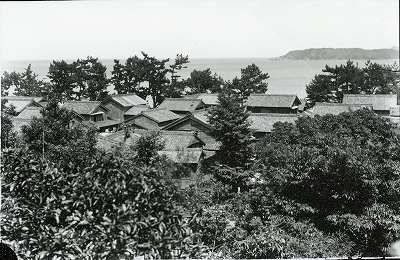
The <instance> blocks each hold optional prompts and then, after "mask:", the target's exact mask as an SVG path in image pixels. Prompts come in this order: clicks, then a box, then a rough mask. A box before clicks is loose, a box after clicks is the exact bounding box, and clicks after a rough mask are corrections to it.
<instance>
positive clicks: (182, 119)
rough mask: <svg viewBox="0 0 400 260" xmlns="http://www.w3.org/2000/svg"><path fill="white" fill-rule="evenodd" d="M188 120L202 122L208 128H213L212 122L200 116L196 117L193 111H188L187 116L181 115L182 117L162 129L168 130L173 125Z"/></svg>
mask: <svg viewBox="0 0 400 260" xmlns="http://www.w3.org/2000/svg"><path fill="white" fill-rule="evenodd" d="M188 120H193V121H195V122H197V123H199V124H202V125H203V126H204V127H206V128H211V126H210V124H209V123H207V122H205V121H204V118H199V117H196V116H195V115H194V114H193V113H188V114H186V115H185V116H183V117H181V118H180V119H177V120H174V121H173V122H172V123H170V124H168V125H166V126H164V127H163V128H162V129H163V130H168V129H170V128H171V127H173V126H175V125H177V124H180V123H182V122H185V121H188Z"/></svg>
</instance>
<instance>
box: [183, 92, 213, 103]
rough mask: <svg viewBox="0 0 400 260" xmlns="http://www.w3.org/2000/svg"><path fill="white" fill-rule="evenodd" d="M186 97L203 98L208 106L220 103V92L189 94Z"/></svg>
mask: <svg viewBox="0 0 400 260" xmlns="http://www.w3.org/2000/svg"><path fill="white" fill-rule="evenodd" d="M185 98H195V99H201V100H202V101H203V102H204V104H206V105H207V106H216V105H218V103H219V101H218V94H208V93H201V94H193V95H187V96H185Z"/></svg>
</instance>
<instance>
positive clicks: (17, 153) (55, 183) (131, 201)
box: [1, 150, 203, 259]
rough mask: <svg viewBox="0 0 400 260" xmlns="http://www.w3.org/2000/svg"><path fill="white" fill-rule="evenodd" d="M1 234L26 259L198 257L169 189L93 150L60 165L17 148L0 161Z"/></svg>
mask: <svg viewBox="0 0 400 260" xmlns="http://www.w3.org/2000/svg"><path fill="white" fill-rule="evenodd" d="M1 170H2V173H3V180H2V191H3V196H4V203H3V205H2V206H3V208H2V212H3V216H2V227H1V228H2V235H3V237H4V239H5V240H8V241H12V246H13V247H14V249H15V250H16V251H18V252H19V253H20V254H21V256H22V255H23V256H24V257H25V258H26V259H34V258H35V257H41V258H51V257H55V258H53V259H61V257H64V258H65V257H67V258H70V259H76V258H77V256H80V257H81V258H85V259H91V258H95V259H121V258H123V257H127V258H132V257H134V256H138V255H144V256H145V257H146V258H172V257H184V256H185V255H187V256H191V257H198V255H196V253H197V252H201V250H203V249H202V247H201V245H198V244H196V243H195V242H193V240H192V238H191V230H190V228H188V225H187V221H186V220H185V219H184V218H183V217H182V212H181V211H180V210H179V209H178V207H177V206H176V205H175V204H174V201H173V199H172V198H173V197H174V195H175V194H176V192H177V191H176V187H175V186H171V185H168V184H167V182H165V181H164V177H163V172H162V170H161V169H157V168H149V167H148V168H142V167H140V168H139V167H130V168H126V167H125V161H124V160H122V159H120V158H118V157H115V156H113V155H111V154H108V155H105V154H97V156H96V157H95V158H93V159H92V161H91V164H90V166H89V167H87V168H84V169H81V168H79V167H76V166H75V167H74V166H71V167H70V168H69V170H60V169H57V168H56V167H54V166H53V165H52V164H51V163H48V162H45V161H43V160H42V159H40V158H37V157H36V156H35V155H34V154H26V153H24V152H23V151H21V150H7V151H4V152H3V158H2V169H1Z"/></svg>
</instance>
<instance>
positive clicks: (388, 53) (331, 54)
mask: <svg viewBox="0 0 400 260" xmlns="http://www.w3.org/2000/svg"><path fill="white" fill-rule="evenodd" d="M398 58H399V50H396V49H375V50H364V49H361V48H338V49H334V48H318V49H306V50H296V51H290V52H288V53H287V54H286V55H283V56H281V57H279V58H278V59H287V60H348V59H351V60H368V59H370V60H385V59H398Z"/></svg>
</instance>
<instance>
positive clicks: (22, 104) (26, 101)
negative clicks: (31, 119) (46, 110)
mask: <svg viewBox="0 0 400 260" xmlns="http://www.w3.org/2000/svg"><path fill="white" fill-rule="evenodd" d="M1 99H2V100H7V103H6V104H5V106H6V107H10V106H13V107H14V110H15V112H17V114H19V113H21V112H22V111H23V110H24V109H25V108H27V107H39V108H42V107H43V106H42V105H40V104H39V102H42V101H44V97H21V96H6V97H1Z"/></svg>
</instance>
